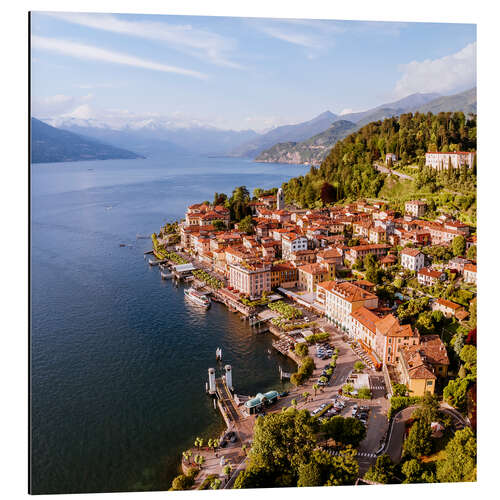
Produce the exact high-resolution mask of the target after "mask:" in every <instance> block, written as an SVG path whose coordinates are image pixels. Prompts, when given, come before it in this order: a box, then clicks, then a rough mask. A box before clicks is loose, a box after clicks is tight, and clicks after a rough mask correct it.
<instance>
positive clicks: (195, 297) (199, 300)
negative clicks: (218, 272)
mask: <svg viewBox="0 0 500 500" xmlns="http://www.w3.org/2000/svg"><path fill="white" fill-rule="evenodd" d="M184 295H185V296H186V297H187V298H188V299H189V300H190V301H191V302H193V303H194V304H196V305H198V306H202V307H205V308H208V307H210V298H209V297H207V296H206V295H204V294H203V293H200V292H199V291H198V290H196V288H193V287H190V288H188V289H187V290H184Z"/></svg>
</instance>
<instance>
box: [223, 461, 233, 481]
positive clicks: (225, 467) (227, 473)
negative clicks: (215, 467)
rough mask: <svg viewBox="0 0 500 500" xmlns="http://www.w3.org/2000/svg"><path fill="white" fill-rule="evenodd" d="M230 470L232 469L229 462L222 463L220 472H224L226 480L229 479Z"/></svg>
mask: <svg viewBox="0 0 500 500" xmlns="http://www.w3.org/2000/svg"><path fill="white" fill-rule="evenodd" d="M231 470H232V467H231V464H227V465H224V467H223V468H222V473H223V474H224V476H226V480H227V479H229V475H230V474H231Z"/></svg>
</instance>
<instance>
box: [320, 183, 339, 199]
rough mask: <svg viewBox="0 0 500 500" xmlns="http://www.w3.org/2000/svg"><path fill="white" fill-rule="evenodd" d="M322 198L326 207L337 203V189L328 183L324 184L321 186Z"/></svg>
mask: <svg viewBox="0 0 500 500" xmlns="http://www.w3.org/2000/svg"><path fill="white" fill-rule="evenodd" d="M320 197H321V201H322V202H323V204H325V205H328V204H329V203H333V202H335V201H337V198H336V191H335V188H334V187H333V186H332V185H331V184H329V183H328V182H324V183H323V185H322V186H321V192H320Z"/></svg>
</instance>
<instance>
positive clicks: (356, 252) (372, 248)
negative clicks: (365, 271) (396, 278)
mask: <svg viewBox="0 0 500 500" xmlns="http://www.w3.org/2000/svg"><path fill="white" fill-rule="evenodd" d="M390 248H391V247H390V245H384V244H375V243H373V244H371V245H357V246H354V247H350V248H349V251H348V252H346V255H345V259H346V260H347V261H349V262H350V263H351V264H353V263H354V262H355V261H356V259H357V258H360V259H363V258H364V257H365V256H366V255H369V254H373V255H375V257H377V258H378V257H380V256H383V255H387V252H388V251H389V249H390Z"/></svg>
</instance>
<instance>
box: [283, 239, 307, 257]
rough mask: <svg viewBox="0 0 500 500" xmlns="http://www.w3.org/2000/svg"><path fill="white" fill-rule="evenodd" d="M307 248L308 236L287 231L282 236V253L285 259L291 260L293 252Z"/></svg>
mask: <svg viewBox="0 0 500 500" xmlns="http://www.w3.org/2000/svg"><path fill="white" fill-rule="evenodd" d="M301 250H307V238H306V237H305V236H299V235H297V234H295V233H285V234H283V235H282V237H281V254H282V256H283V259H285V260H289V259H290V257H291V255H292V253H296V252H300V251H301Z"/></svg>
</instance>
